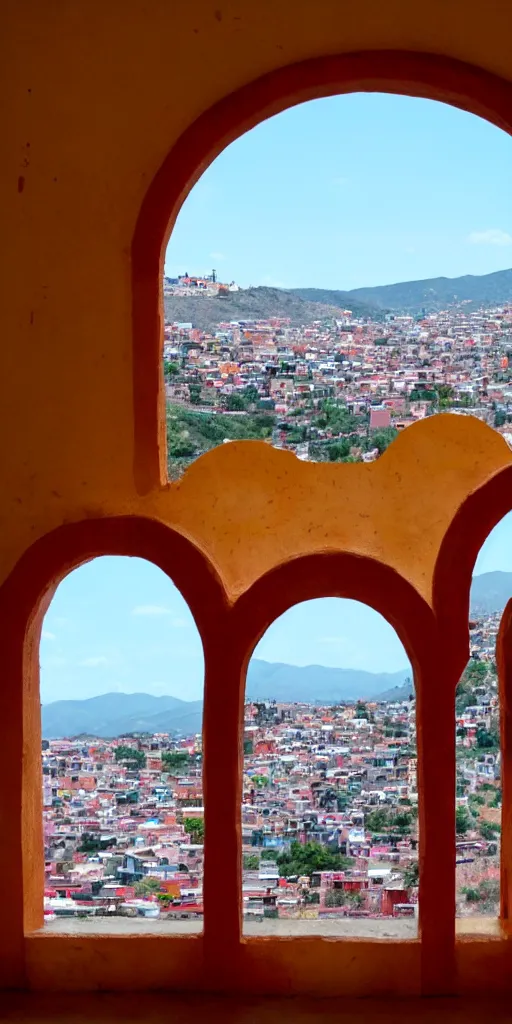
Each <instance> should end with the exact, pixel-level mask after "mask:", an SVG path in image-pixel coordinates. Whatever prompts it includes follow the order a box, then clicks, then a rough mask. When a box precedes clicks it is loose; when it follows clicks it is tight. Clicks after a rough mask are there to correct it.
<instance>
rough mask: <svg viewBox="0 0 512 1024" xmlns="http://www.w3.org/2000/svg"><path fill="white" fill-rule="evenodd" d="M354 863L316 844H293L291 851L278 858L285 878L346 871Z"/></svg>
mask: <svg viewBox="0 0 512 1024" xmlns="http://www.w3.org/2000/svg"><path fill="white" fill-rule="evenodd" d="M352 863H353V862H352V860H351V858H350V857H344V856H343V854H341V853H340V852H339V851H338V850H330V849H329V847H327V846H322V844H321V843H316V842H310V843H304V844H303V843H297V842H292V843H291V845H290V849H289V850H287V851H285V852H283V853H280V854H279V856H278V857H277V866H278V868H279V874H280V875H281V876H282V877H285V878H288V877H290V875H308V876H311V875H312V873H313V872H314V871H344V870H345V868H347V867H350V865H351V864H352Z"/></svg>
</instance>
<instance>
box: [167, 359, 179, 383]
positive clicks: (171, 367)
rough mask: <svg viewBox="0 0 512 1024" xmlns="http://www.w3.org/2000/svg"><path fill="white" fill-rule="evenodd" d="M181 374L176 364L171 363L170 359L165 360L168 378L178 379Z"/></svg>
mask: <svg viewBox="0 0 512 1024" xmlns="http://www.w3.org/2000/svg"><path fill="white" fill-rule="evenodd" d="M179 372H180V369H179V366H178V365H177V364H176V363H171V362H170V360H169V359H164V374H165V376H166V377H168V378H171V377H176V376H177V375H178V373H179Z"/></svg>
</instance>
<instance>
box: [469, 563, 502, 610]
mask: <svg viewBox="0 0 512 1024" xmlns="http://www.w3.org/2000/svg"><path fill="white" fill-rule="evenodd" d="M511 597H512V572H500V571H496V572H484V573H482V574H481V575H480V576H474V577H473V583H472V585H471V614H472V615H475V616H478V615H492V614H493V613H494V612H501V611H503V609H504V607H505V605H506V603H507V601H508V600H509V599H510V598H511Z"/></svg>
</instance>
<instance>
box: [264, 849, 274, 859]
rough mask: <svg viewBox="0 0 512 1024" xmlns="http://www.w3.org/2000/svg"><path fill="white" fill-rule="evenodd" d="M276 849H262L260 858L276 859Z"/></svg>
mask: <svg viewBox="0 0 512 1024" xmlns="http://www.w3.org/2000/svg"><path fill="white" fill-rule="evenodd" d="M275 859H276V853H275V850H262V851H261V853H260V860H275Z"/></svg>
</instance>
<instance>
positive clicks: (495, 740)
mask: <svg viewBox="0 0 512 1024" xmlns="http://www.w3.org/2000/svg"><path fill="white" fill-rule="evenodd" d="M476 745H477V747H479V748H480V750H497V748H498V747H499V745H500V737H499V734H498V730H497V729H495V728H494V729H484V728H480V729H477V730H476Z"/></svg>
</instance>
